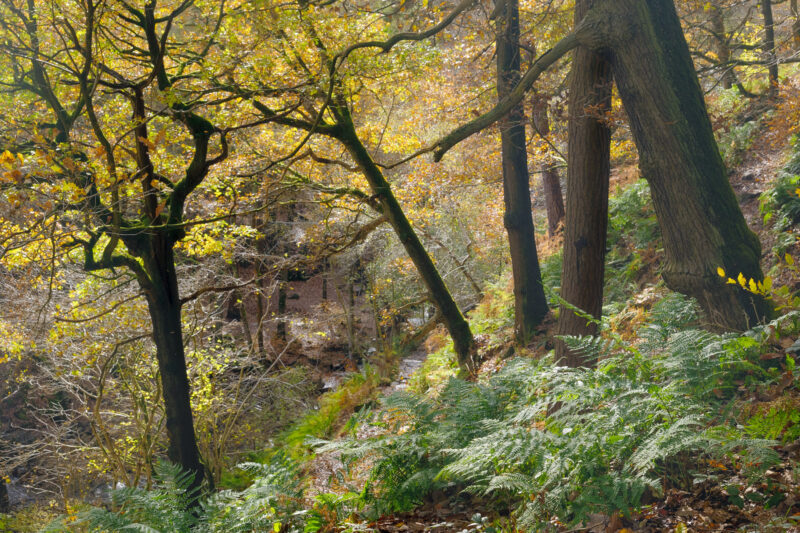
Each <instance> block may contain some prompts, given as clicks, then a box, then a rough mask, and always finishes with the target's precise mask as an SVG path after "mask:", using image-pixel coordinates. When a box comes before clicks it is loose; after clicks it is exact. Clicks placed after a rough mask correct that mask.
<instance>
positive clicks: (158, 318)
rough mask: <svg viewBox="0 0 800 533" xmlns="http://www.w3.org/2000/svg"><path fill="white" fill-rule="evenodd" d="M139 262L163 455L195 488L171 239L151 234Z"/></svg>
mask: <svg viewBox="0 0 800 533" xmlns="http://www.w3.org/2000/svg"><path fill="white" fill-rule="evenodd" d="M142 259H143V262H144V268H145V271H146V272H147V274H148V276H149V278H150V282H151V283H150V286H149V287H148V290H146V291H145V297H146V299H147V305H148V309H149V311H150V317H151V319H152V323H153V324H152V325H153V341H154V343H155V345H156V359H157V360H158V370H159V374H160V377H161V388H162V390H163V394H164V408H165V413H166V427H167V435H168V437H169V447H168V449H167V456H168V457H169V459H170V461H172V462H174V463H177V464H179V465H181V467H183V469H184V470H185V471H187V472H191V473H192V474H193V475H194V480H193V482H192V487H198V486H200V484H201V483H202V481H203V466H202V464H201V463H200V452H199V451H198V448H197V441H196V438H195V434H194V421H193V417H192V408H191V390H190V386H189V378H188V375H187V372H186V355H185V353H184V348H183V331H182V326H181V300H180V296H179V294H178V278H177V275H176V272H175V256H174V251H173V243H172V239H169V238H167V237H165V236H164V235H162V234H159V233H156V234H153V235H151V236H150V238H149V250H148V253H146V254H144V255H143V256H142Z"/></svg>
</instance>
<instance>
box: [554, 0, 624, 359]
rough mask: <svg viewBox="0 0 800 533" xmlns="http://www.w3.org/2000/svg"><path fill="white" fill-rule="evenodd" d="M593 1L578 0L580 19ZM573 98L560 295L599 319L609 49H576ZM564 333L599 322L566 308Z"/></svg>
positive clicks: (563, 354) (593, 328)
mask: <svg viewBox="0 0 800 533" xmlns="http://www.w3.org/2000/svg"><path fill="white" fill-rule="evenodd" d="M594 3H595V1H594V0H577V1H576V2H575V23H576V24H577V23H578V22H579V21H580V20H582V19H583V17H584V15H585V14H586V13H587V12H588V11H589V9H590V8H591V7H592V5H593V4H594ZM569 94H570V97H569V98H570V102H569V153H568V155H567V208H566V224H565V226H564V259H563V261H564V262H563V266H562V270H561V297H562V298H563V299H564V300H565V301H566V302H567V303H569V304H570V305H573V306H575V307H577V308H578V309H581V310H582V311H585V312H586V313H589V314H590V315H592V316H593V317H595V318H597V319H599V318H600V315H601V313H602V309H603V277H604V273H605V258H606V232H607V228H608V180H609V173H610V153H611V152H610V150H611V131H610V130H609V128H608V126H607V125H606V124H605V122H604V121H603V120H602V118H601V117H600V116H598V112H600V113H602V111H603V110H606V109H609V108H610V106H611V68H610V63H609V62H608V58H607V57H606V54H605V53H602V52H601V53H598V52H595V51H593V50H591V49H589V48H587V47H583V46H581V47H578V48H576V49H575V52H574V56H573V61H572V74H571V81H570V93H569ZM557 332H558V334H559V335H594V334H596V333H597V325H596V324H594V323H593V322H589V321H587V319H586V318H583V317H580V316H578V315H576V314H575V313H574V312H573V311H572V310H570V309H569V308H567V307H566V306H564V305H562V306H561V311H560V314H559V320H558V328H557ZM556 359H558V360H561V362H562V364H565V365H567V366H571V367H577V366H582V365H584V364H586V361H584V360H583V358H582V357H581V356H580V354H576V353H572V352H570V351H569V350H567V347H566V345H565V344H564V343H563V342H562V341H557V342H556Z"/></svg>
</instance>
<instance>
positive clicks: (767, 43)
mask: <svg viewBox="0 0 800 533" xmlns="http://www.w3.org/2000/svg"><path fill="white" fill-rule="evenodd" d="M760 1H761V16H762V17H764V54H765V55H766V59H767V62H768V63H767V64H768V69H769V92H768V95H769V97H770V98H771V99H774V98H776V97H777V96H778V56H777V54H776V53H775V22H774V20H773V17H772V0H760Z"/></svg>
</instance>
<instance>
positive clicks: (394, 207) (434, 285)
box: [331, 99, 477, 375]
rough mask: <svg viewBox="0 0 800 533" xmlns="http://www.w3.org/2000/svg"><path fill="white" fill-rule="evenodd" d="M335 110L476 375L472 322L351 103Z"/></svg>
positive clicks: (341, 136)
mask: <svg viewBox="0 0 800 533" xmlns="http://www.w3.org/2000/svg"><path fill="white" fill-rule="evenodd" d="M331 110H332V111H333V113H334V115H335V116H336V121H337V125H338V127H339V129H338V131H337V132H336V133H335V135H334V136H335V138H336V139H338V140H339V142H341V143H342V144H343V145H344V147H345V148H346V149H347V151H348V152H349V153H350V156H351V157H352V158H353V160H354V161H355V162H356V164H357V165H358V166H359V168H361V170H362V172H363V174H364V177H365V178H366V180H367V182H368V183H369V186H370V189H371V190H372V193H373V194H374V195H375V197H376V199H377V201H378V202H379V205H380V208H381V212H382V214H383V215H384V216H385V217H386V219H387V221H388V222H389V224H391V226H392V228H393V229H394V231H395V233H396V234H397V237H398V239H400V242H401V244H402V245H403V247H404V248H405V250H406V253H408V256H409V257H410V258H411V261H413V263H414V266H415V267H416V268H417V272H419V275H420V277H421V278H422V281H423V283H424V284H425V286H426V288H427V289H428V292H429V293H430V296H431V300H432V301H433V303H434V305H436V307H437V308H438V309H439V312H440V313H441V314H442V322H443V323H444V325H445V327H446V328H447V331H448V333H449V334H450V337H451V338H452V339H453V349H454V350H455V353H456V357H457V359H458V365H459V367H460V369H461V372H462V374H465V375H474V373H475V370H476V369H477V361H476V347H475V339H474V338H473V336H472V331H471V330H470V328H469V323H468V322H467V320H466V319H465V318H464V315H463V314H461V310H460V309H459V308H458V305H457V304H456V302H455V300H453V296H452V295H451V294H450V291H449V290H448V289H447V286H446V285H445V284H444V281H443V280H442V277H441V276H440V275H439V271H438V270H437V269H436V265H434V264H433V261H432V260H431V257H430V255H428V252H427V251H426V250H425V247H424V246H423V245H422V242H421V241H420V240H419V237H418V236H417V234H416V232H415V231H414V228H413V227H412V226H411V223H410V222H409V220H408V218H406V215H405V213H404V212H403V208H402V207H401V206H400V204H399V203H398V201H397V198H396V197H395V195H394V193H393V192H392V188H391V186H390V185H389V182H388V181H386V178H385V177H384V175H383V172H382V171H381V169H380V167H379V166H378V165H377V164H376V163H375V161H373V159H372V157H371V156H370V155H369V152H367V149H366V147H365V146H364V144H363V143H362V142H361V139H359V137H358V134H357V133H356V129H355V125H354V124H353V120H352V117H351V116H350V110H349V109H348V108H347V104H346V103H345V102H344V101H341V99H339V101H338V102H337V103H336V104H335V105H333V106H332V107H331Z"/></svg>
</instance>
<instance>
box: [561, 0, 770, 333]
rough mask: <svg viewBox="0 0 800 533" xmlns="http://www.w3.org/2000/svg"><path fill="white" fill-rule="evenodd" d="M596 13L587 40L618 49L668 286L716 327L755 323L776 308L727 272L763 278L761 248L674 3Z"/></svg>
mask: <svg viewBox="0 0 800 533" xmlns="http://www.w3.org/2000/svg"><path fill="white" fill-rule="evenodd" d="M594 15H596V16H594V17H593V20H594V22H593V23H592V25H591V28H590V30H591V31H590V32H589V34H592V36H591V37H589V38H588V39H584V42H585V43H588V42H589V41H592V42H593V44H594V45H595V46H597V47H603V46H607V45H610V46H612V47H613V52H612V53H611V55H610V57H611V60H612V67H613V70H614V77H615V79H616V82H617V86H618V88H619V93H620V96H621V98H622V103H623V105H624V106H625V110H626V111H627V113H628V116H629V118H630V125H631V131H632V133H633V137H634V140H635V142H636V146H637V148H638V151H639V166H640V168H641V171H642V174H643V175H644V177H645V178H646V179H647V181H648V183H649V184H650V189H651V193H652V197H653V203H654V206H655V211H656V215H657V217H658V221H659V225H660V226H661V231H662V235H663V239H664V249H665V255H666V264H665V266H664V270H663V277H664V281H665V282H666V283H667V286H668V287H670V288H671V289H673V290H675V291H678V292H681V293H683V294H686V295H689V296H692V297H694V298H696V299H697V301H698V302H699V304H700V306H701V307H702V308H703V310H704V312H705V315H706V319H707V320H708V322H709V325H711V326H713V327H716V328H720V329H729V330H731V329H732V330H743V329H746V328H748V327H750V326H753V325H755V324H756V323H758V322H760V321H762V320H763V319H764V318H766V317H768V316H769V315H770V314H771V308H770V306H769V305H768V304H767V302H766V301H765V300H764V299H763V298H761V297H759V296H755V295H753V294H751V293H749V292H746V291H744V290H742V289H740V288H738V287H736V286H733V285H727V284H725V280H723V279H722V278H720V276H719V275H718V274H717V268H719V267H722V268H724V269H725V271H726V272H727V273H728V275H729V276H731V277H734V278H735V277H737V275H738V274H739V273H742V274H743V275H744V276H745V277H747V278H748V279H749V278H753V279H755V280H761V279H763V275H762V273H761V267H760V264H759V260H760V258H761V245H760V243H759V241H758V237H756V235H755V234H754V233H753V232H751V231H750V229H749V228H748V227H747V224H746V222H745V220H744V217H743V216H742V212H741V210H740V209H739V205H738V203H737V201H736V196H735V195H734V193H733V189H732V188H731V185H730V183H729V182H728V176H727V171H726V169H725V165H724V164H723V161H722V157H721V156H720V154H719V150H718V147H717V144H716V141H715V139H714V134H713V131H712V128H711V122H710V120H709V118H708V112H707V110H706V106H705V102H704V100H703V92H702V90H701V87H700V84H699V82H698V80H697V75H696V73H695V70H694V65H693V63H692V60H691V56H690V54H689V47H688V45H687V44H686V40H685V38H684V35H683V31H682V29H681V25H680V21H679V20H678V15H677V13H676V12H675V5H674V3H673V2H672V0H647V1H641V0H613V1H606V2H604V4H603V9H602V11H601V12H600V13H595V14H594ZM597 15H599V16H597ZM608 21H612V23H608ZM568 242H569V241H568Z"/></svg>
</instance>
